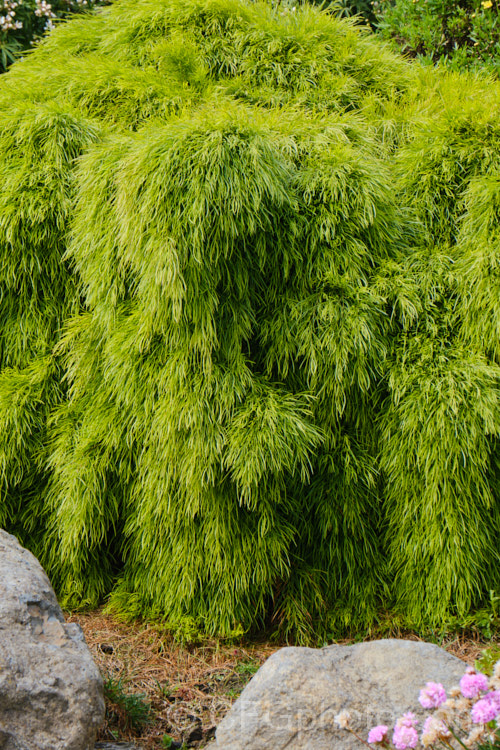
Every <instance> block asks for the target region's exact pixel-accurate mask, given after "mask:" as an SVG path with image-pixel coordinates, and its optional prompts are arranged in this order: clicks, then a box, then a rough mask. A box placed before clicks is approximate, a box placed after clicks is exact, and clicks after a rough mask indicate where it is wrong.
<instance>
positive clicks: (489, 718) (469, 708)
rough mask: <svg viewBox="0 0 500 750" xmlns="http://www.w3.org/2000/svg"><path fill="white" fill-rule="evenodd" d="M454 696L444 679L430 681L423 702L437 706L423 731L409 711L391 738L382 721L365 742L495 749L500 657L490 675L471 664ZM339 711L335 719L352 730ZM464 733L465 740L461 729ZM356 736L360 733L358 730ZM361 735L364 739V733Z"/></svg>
mask: <svg viewBox="0 0 500 750" xmlns="http://www.w3.org/2000/svg"><path fill="white" fill-rule="evenodd" d="M450 696H451V697H450V698H448V696H447V695H446V690H445V689H444V687H443V685H442V684H441V683H440V682H428V683H426V685H425V687H424V688H423V689H422V690H421V691H420V695H419V702H420V705H421V706H422V707H423V708H425V709H435V713H434V714H433V715H431V716H428V717H427V718H426V720H425V722H424V725H423V728H422V731H421V734H420V736H419V732H418V731H417V725H418V720H417V717H416V716H415V714H413V713H411V712H410V711H409V712H408V713H405V714H403V716H402V717H401V718H400V719H398V720H397V722H396V724H395V726H394V730H393V733H392V738H391V739H392V742H390V740H389V728H388V727H387V726H386V725H385V724H379V725H378V726H376V727H373V728H372V729H370V731H369V733H368V741H367V742H365V741H364V740H362V742H364V744H365V745H379V746H381V747H383V748H385V750H413V748H416V747H417V745H419V742H420V743H421V744H420V745H419V747H423V748H430V747H438V746H439V745H443V744H444V745H447V746H449V747H450V748H454V747H457V745H455V742H457V743H458V744H459V745H460V746H462V747H463V748H471V749H472V748H476V750H478V748H479V747H483V748H489V749H490V750H494V748H496V747H500V745H499V744H498V740H499V738H500V661H498V662H497V663H496V665H495V668H494V670H493V675H492V677H491V678H488V677H487V676H486V675H484V674H482V673H481V672H476V670H475V669H473V668H472V667H468V669H467V670H466V672H465V674H464V676H463V677H462V679H461V680H460V686H456V687H453V688H451V690H450ZM343 713H345V714H346V717H344V716H343V714H342V713H341V714H339V716H338V717H336V719H335V721H336V722H337V724H338V725H339V726H341V727H343V728H345V729H348V730H349V731H354V730H352V729H351V728H350V726H349V721H350V717H347V712H343ZM464 732H465V734H463V741H462V740H461V739H460V737H459V735H460V733H464ZM354 734H355V735H356V737H358V735H357V734H356V733H355V732H354ZM358 739H360V740H361V738H360V737H358Z"/></svg>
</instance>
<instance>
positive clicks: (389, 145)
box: [0, 0, 500, 641]
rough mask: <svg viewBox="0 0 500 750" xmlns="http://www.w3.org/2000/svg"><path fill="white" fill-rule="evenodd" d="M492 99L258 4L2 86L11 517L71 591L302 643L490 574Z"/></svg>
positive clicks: (432, 615)
mask: <svg viewBox="0 0 500 750" xmlns="http://www.w3.org/2000/svg"><path fill="white" fill-rule="evenodd" d="M49 64H50V70H51V76H50V77H49V78H48V79H47V77H46V75H45V72H46V70H47V66H48V65H49ZM42 82H43V85H42ZM499 93H500V92H499V89H498V86H497V84H493V83H491V82H490V81H488V80H486V79H476V78H472V77H471V76H468V77H466V76H459V75H457V74H446V75H445V74H437V73H435V72H433V71H431V70H424V71H419V69H417V68H413V67H411V66H410V65H409V64H407V63H405V62H404V61H402V60H400V59H398V58H397V57H395V56H393V55H392V54H391V53H389V52H388V51H387V50H386V49H385V48H384V47H383V46H381V45H380V43H379V42H377V41H376V40H375V39H374V38H373V37H371V36H370V35H369V34H368V31H367V30H361V29H359V28H357V27H356V26H355V25H354V24H353V23H352V22H351V21H349V20H346V19H336V18H334V17H333V16H332V15H331V14H328V13H326V12H324V11H321V10H318V9H316V8H313V7H310V6H303V7H300V8H297V9H296V11H291V10H287V9H286V8H280V7H278V8H276V7H273V6H272V5H270V4H267V3H260V2H256V3H254V2H246V0H182V2H181V1H180V0H159V1H158V0H155V2H154V3H153V2H150V1H149V0H139V2H137V0H135V1H134V2H131V0H118V1H117V2H116V3H115V4H114V5H113V6H112V7H110V8H108V9H106V10H104V11H102V12H101V13H100V14H99V15H96V16H95V17H91V18H86V19H77V20H74V21H72V22H70V23H68V24H67V25H65V26H61V27H60V28H58V29H57V30H56V31H55V32H54V33H53V34H51V35H50V37H49V38H48V39H47V41H46V42H44V43H43V44H42V45H41V46H40V47H39V49H38V50H37V51H36V52H35V53H34V54H32V55H31V56H30V57H29V58H27V59H26V60H24V61H22V62H19V63H16V64H15V65H14V66H13V67H12V68H11V70H10V71H9V73H8V74H6V75H5V76H2V79H1V81H0V175H1V177H2V185H3V190H2V193H1V195H0V238H1V244H0V247H1V252H2V264H1V266H0V290H1V299H2V307H1V310H0V315H1V316H2V326H1V339H0V352H1V366H2V370H1V371H0V423H1V425H2V428H3V429H2V431H1V433H0V434H1V438H0V467H1V471H2V480H3V482H2V488H3V491H2V499H1V505H0V523H1V524H3V525H4V526H6V527H7V528H9V529H11V530H13V531H15V532H16V533H17V534H18V535H19V536H20V537H21V538H22V540H23V542H24V543H25V544H27V545H28V546H31V548H33V549H34V550H35V551H36V552H37V553H38V554H39V555H40V556H41V558H42V561H43V562H44V564H45V565H46V567H47V569H48V570H49V573H50V574H51V576H52V578H53V580H54V583H55V584H56V587H57V590H58V592H59V595H60V596H61V597H62V599H63V601H64V603H66V604H68V605H70V606H82V605H94V604H96V603H97V602H99V601H100V600H102V599H103V598H104V597H106V596H108V595H110V606H112V607H113V608H114V609H115V610H118V611H120V612H122V613H123V614H126V615H136V614H142V615H146V616H150V617H161V618H165V619H166V620H168V621H169V622H170V623H171V624H172V627H178V626H182V624H183V623H190V627H192V626H193V623H194V625H196V626H198V627H200V628H201V629H204V630H206V631H210V632H217V633H219V634H229V633H231V632H234V631H235V630H236V631H237V630H238V629H240V630H241V628H243V629H249V628H252V627H258V626H260V625H262V624H265V625H272V626H273V627H275V628H278V629H279V630H280V631H281V632H284V633H286V634H288V635H290V637H293V638H296V639H297V640H300V641H307V640H308V639H311V638H312V637H313V634H317V635H318V636H319V637H323V636H324V635H328V634H329V633H330V634H331V633H333V632H338V631H339V630H340V629H342V628H343V627H345V626H348V627H351V626H352V627H358V626H362V625H366V624H368V623H370V622H371V621H372V620H373V618H374V616H375V615H376V613H377V611H378V610H379V608H381V607H391V608H392V609H393V610H395V611H400V612H402V613H404V615H405V616H406V617H407V621H408V622H411V623H412V624H415V623H420V624H421V623H431V624H435V623H436V622H440V621H442V619H443V618H446V617H448V616H452V615H453V616H459V617H460V616H463V615H465V614H466V613H467V612H468V611H469V610H470V609H471V608H474V607H476V606H478V605H480V604H481V602H482V600H483V599H484V598H485V597H486V598H487V596H488V592H489V591H490V590H492V589H494V588H495V587H496V586H498V583H499V580H498V579H499V570H500V569H499V559H498V551H497V545H496V539H497V535H498V531H499V527H500V518H499V514H498V501H499V484H498V432H499V426H500V414H499V404H498V386H499V380H498V376H499V372H500V370H499V345H498V341H499V336H498V334H499V332H500V331H499V329H500V304H499V295H498V291H499V281H498V267H499V266H498V264H499V261H500V244H499V242H500V241H499V238H500V232H499V229H498V226H499V218H500V217H499V214H500V170H499V167H500V138H499V136H500V126H499V125H498V123H499V122H500V120H499V117H498V116H499V109H500V97H499Z"/></svg>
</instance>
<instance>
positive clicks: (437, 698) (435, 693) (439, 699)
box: [418, 682, 446, 708]
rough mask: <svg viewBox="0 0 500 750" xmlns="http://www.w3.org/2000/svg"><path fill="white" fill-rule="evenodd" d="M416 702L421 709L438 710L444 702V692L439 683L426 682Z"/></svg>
mask: <svg viewBox="0 0 500 750" xmlns="http://www.w3.org/2000/svg"><path fill="white" fill-rule="evenodd" d="M418 700H419V702H420V705H421V706H422V708H439V706H442V705H443V703H444V702H445V701H446V690H445V689H444V687H443V686H442V685H441V683H440V682H427V683H426V685H425V687H424V688H423V689H422V690H421V691H420V695H419V697H418Z"/></svg>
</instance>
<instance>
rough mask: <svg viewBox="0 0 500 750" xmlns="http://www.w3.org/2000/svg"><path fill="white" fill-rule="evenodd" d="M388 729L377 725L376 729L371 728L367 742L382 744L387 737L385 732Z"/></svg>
mask: <svg viewBox="0 0 500 750" xmlns="http://www.w3.org/2000/svg"><path fill="white" fill-rule="evenodd" d="M388 729H389V727H386V726H385V724H379V726H377V727H373V729H370V731H369V732H368V742H370V743H372V742H383V741H384V740H385V739H386V737H387V731H388Z"/></svg>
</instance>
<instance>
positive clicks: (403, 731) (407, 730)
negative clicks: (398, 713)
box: [392, 711, 418, 750]
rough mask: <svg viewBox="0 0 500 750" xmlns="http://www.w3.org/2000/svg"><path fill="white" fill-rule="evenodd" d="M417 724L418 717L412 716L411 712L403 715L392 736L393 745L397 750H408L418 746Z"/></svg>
mask: <svg viewBox="0 0 500 750" xmlns="http://www.w3.org/2000/svg"><path fill="white" fill-rule="evenodd" d="M417 724H418V721H417V717H416V716H415V714H412V712H411V711H408V713H406V714H403V716H402V717H401V718H400V719H398V720H397V722H396V725H395V727H394V734H393V735H392V744H393V745H394V747H395V748H396V750H406V748H409V747H410V748H413V747H416V746H417V743H418V732H417V729H416V727H417Z"/></svg>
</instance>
